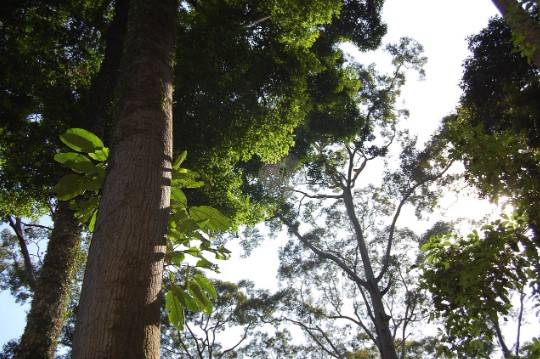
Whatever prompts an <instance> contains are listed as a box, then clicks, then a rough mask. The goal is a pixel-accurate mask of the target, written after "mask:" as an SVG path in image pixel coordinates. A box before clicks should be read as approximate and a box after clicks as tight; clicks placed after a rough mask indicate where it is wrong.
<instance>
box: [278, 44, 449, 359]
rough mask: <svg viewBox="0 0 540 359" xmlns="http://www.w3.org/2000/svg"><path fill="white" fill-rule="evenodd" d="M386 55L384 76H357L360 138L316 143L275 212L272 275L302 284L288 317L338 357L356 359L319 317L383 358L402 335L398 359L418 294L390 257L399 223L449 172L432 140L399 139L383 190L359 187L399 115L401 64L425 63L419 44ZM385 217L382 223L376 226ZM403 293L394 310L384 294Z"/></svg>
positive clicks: (392, 353)
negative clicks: (279, 247)
mask: <svg viewBox="0 0 540 359" xmlns="http://www.w3.org/2000/svg"><path fill="white" fill-rule="evenodd" d="M388 50H389V51H390V53H391V54H392V55H393V56H394V65H395V66H396V70H395V72H394V73H393V74H392V75H391V76H381V75H379V74H376V73H374V72H373V69H370V70H365V69H361V70H360V71H359V73H360V76H361V77H362V79H363V80H364V87H363V88H362V90H361V92H360V93H359V95H358V98H359V101H360V103H359V106H360V107H361V108H363V109H364V111H365V112H364V113H363V116H362V117H361V118H360V119H359V121H362V122H361V123H362V124H363V126H362V127H361V130H360V131H359V133H358V134H357V135H356V136H355V137H354V138H352V139H351V140H349V141H344V143H342V144H340V143H338V144H336V143H332V142H331V141H329V142H326V143H325V142H323V141H320V142H318V143H316V144H315V145H314V146H313V147H312V148H313V152H312V154H311V157H310V161H309V162H306V163H304V172H303V175H299V176H298V177H296V182H294V183H295V186H293V187H292V188H290V192H287V191H286V193H287V194H286V195H284V197H285V198H287V201H286V202H287V203H286V204H285V205H283V207H282V209H281V211H278V213H277V217H278V218H279V220H280V221H281V222H282V223H283V224H285V226H286V227H287V229H288V231H289V234H290V235H291V237H292V238H293V239H296V243H295V242H294V241H291V242H290V243H289V244H288V245H287V247H286V249H284V250H283V252H282V254H281V259H282V267H281V270H280V275H281V276H282V277H283V278H284V279H287V280H288V281H290V283H292V284H294V283H296V280H297V279H298V278H301V279H299V280H300V281H301V283H298V286H299V289H298V290H299V292H300V293H299V294H298V295H297V298H301V299H299V301H300V305H299V306H297V309H295V310H293V311H296V312H297V314H298V319H290V318H286V320H290V321H291V322H293V323H295V324H298V325H299V326H300V327H301V328H302V329H303V330H304V331H305V332H306V333H307V334H308V335H309V337H310V338H311V339H312V340H313V341H314V342H315V343H316V344H317V345H318V346H319V347H320V349H321V351H322V352H324V353H326V355H328V356H331V357H336V358H344V357H347V355H354V354H353V353H354V352H355V351H356V350H355V349H354V348H359V347H360V344H359V343H353V342H343V340H342V339H343V336H341V338H336V337H335V336H333V335H331V331H330V330H328V331H326V330H325V329H324V328H323V326H322V325H320V324H319V322H318V320H322V319H324V320H326V321H330V322H336V321H338V320H343V321H344V322H348V323H349V324H350V325H351V326H352V327H355V328H356V330H358V332H361V333H363V334H364V335H365V336H366V338H368V340H370V341H372V343H373V345H374V346H375V347H376V348H377V350H378V352H379V353H380V355H381V356H382V357H383V358H397V357H398V354H397V352H398V350H397V343H398V340H397V339H396V335H397V333H400V334H402V338H401V339H402V340H401V343H402V346H401V347H400V350H399V351H400V352H401V357H405V352H406V350H405V348H406V345H405V344H406V343H405V341H406V339H407V334H406V333H407V331H408V329H407V326H408V325H410V324H411V322H412V321H413V320H414V318H415V317H416V315H417V312H416V310H417V308H418V305H419V299H420V297H419V295H418V293H417V290H415V289H414V287H415V286H414V285H410V280H409V281H408V280H406V279H405V277H406V275H405V272H406V270H407V268H406V263H407V262H408V260H407V259H406V255H404V256H403V257H399V259H398V255H397V253H398V252H399V251H398V250H396V248H397V247H398V243H399V242H402V241H404V242H406V239H405V238H408V239H407V240H410V234H407V233H409V232H410V231H407V230H403V229H402V230H400V229H399V228H398V227H397V220H398V218H399V217H400V214H401V212H402V210H403V208H404V206H405V205H406V204H408V203H414V204H416V205H418V206H420V208H429V207H430V206H432V205H433V200H434V196H433V193H431V192H430V190H429V189H428V184H429V183H431V182H433V181H436V180H438V179H439V178H440V177H441V176H442V175H443V174H444V173H445V171H446V169H447V168H448V166H449V165H448V163H446V161H445V160H444V158H443V157H442V156H441V154H440V153H439V152H438V151H439V149H440V146H439V145H438V144H437V143H435V142H434V143H432V144H430V145H429V146H428V147H427V148H426V150H424V151H423V152H418V151H417V150H415V149H414V144H415V143H414V141H412V140H410V139H407V136H406V135H403V138H402V144H403V149H402V153H401V155H400V159H401V165H400V169H399V170H397V171H396V172H389V173H387V174H386V176H384V180H383V184H382V185H381V187H377V186H376V185H374V184H371V185H367V186H366V187H364V188H357V185H358V183H359V182H363V181H362V178H363V175H365V174H366V173H367V171H368V167H369V164H370V163H371V162H372V161H373V160H375V159H378V158H380V157H385V156H387V155H388V153H389V152H390V146H391V145H392V144H393V142H394V140H395V138H396V137H398V134H397V132H396V131H397V130H396V127H397V122H398V119H399V118H400V114H402V113H403V112H400V111H398V110H397V109H396V108H395V99H396V97H397V94H398V93H399V89H400V87H401V85H403V83H404V81H405V76H404V72H403V71H404V68H415V69H417V70H421V67H422V65H423V63H424V62H425V59H424V58H422V57H421V55H420V54H421V47H420V46H418V44H416V43H415V42H413V41H411V40H410V39H403V40H402V42H401V43H400V44H399V45H396V46H389V47H388ZM434 164H436V165H435V166H433V165H434ZM364 181H369V180H368V179H367V178H366V179H365V180H364ZM393 200H395V202H396V203H395V204H394V205H392V202H393ZM422 206H423V207H422ZM385 218H388V224H387V225H383V226H382V228H381V227H379V225H380V222H382V221H383V220H384V219H385ZM401 265H403V266H404V267H402V266H401ZM408 286H410V288H409V287H408ZM416 287H417V286H416ZM314 292H318V293H319V292H320V298H319V300H318V301H317V300H314V301H311V300H309V299H308V298H310V296H311V294H310V293H314ZM403 292H406V293H405V294H403V297H402V300H401V301H402V303H401V304H402V307H401V306H400V305H398V304H397V302H399V300H396V304H395V307H394V305H393V304H392V303H394V301H393V300H392V298H393V297H394V296H397V295H398V293H403ZM291 307H294V304H293V305H292V306H291ZM398 307H401V309H403V312H399V310H398ZM398 313H399V314H398ZM329 325H330V326H333V325H334V324H329ZM334 330H336V329H334ZM352 341H354V339H352Z"/></svg>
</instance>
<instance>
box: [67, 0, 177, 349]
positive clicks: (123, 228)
mask: <svg viewBox="0 0 540 359" xmlns="http://www.w3.org/2000/svg"><path fill="white" fill-rule="evenodd" d="M176 13H177V3H176V2H175V1H172V0H139V1H133V2H131V6H130V13H129V20H128V21H129V23H128V33H127V39H126V49H125V52H124V58H123V61H122V64H123V67H122V70H121V74H120V97H119V99H118V109H117V114H116V116H117V118H116V121H117V122H116V129H115V134H114V138H113V143H112V146H111V147H112V148H111V158H110V163H109V172H108V174H107V178H106V180H105V185H104V188H103V194H102V198H101V205H100V209H99V216H98V220H97V223H96V230H95V232H94V236H93V238H92V242H91V245H90V249H89V253H88V262H87V265H86V272H85V276H84V281H83V288H82V293H81V299H80V303H79V310H78V315H77V322H76V327H75V338H74V345H73V353H72V356H73V358H111V359H113V358H114V359H116V358H159V346H160V332H159V321H160V304H161V303H160V291H161V284H162V272H163V259H164V256H165V236H166V233H167V220H168V216H169V204H170V203H169V202H170V182H171V160H172V159H171V157H172V80H173V79H172V76H173V52H174V33H175V25H176V24H175V20H176Z"/></svg>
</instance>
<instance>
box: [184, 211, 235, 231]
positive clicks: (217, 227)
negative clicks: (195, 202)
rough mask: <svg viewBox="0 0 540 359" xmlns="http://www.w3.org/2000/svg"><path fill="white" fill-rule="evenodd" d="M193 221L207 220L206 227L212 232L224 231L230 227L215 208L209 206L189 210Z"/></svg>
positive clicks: (228, 222)
mask: <svg viewBox="0 0 540 359" xmlns="http://www.w3.org/2000/svg"><path fill="white" fill-rule="evenodd" d="M189 212H190V214H191V217H192V218H193V219H195V220H205V219H208V222H207V223H206V227H207V228H208V229H210V230H212V231H225V230H227V229H229V228H230V227H231V222H230V221H229V219H228V218H227V217H225V216H224V215H223V214H221V212H220V211H218V210H217V209H215V208H212V207H209V206H194V207H191V208H190V210H189Z"/></svg>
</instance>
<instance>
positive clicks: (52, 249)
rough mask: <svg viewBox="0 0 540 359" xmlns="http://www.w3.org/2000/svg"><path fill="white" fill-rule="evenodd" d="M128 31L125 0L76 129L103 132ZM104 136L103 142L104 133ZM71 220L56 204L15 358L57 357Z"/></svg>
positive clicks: (72, 241)
mask: <svg viewBox="0 0 540 359" xmlns="http://www.w3.org/2000/svg"><path fill="white" fill-rule="evenodd" d="M126 27H127V4H126V1H125V0H117V1H116V2H115V15H114V18H113V21H112V22H111V25H110V28H109V29H108V31H107V48H106V51H105V58H104V60H103V63H102V66H101V68H100V71H99V73H98V74H97V75H96V78H95V79H94V82H93V84H92V87H91V90H90V93H89V95H88V97H89V102H88V104H87V106H86V116H85V118H84V119H83V120H82V121H79V122H77V124H76V126H80V127H84V128H86V129H88V130H90V131H92V132H99V131H100V130H101V131H102V128H103V126H104V120H103V118H104V117H105V116H106V114H107V112H108V106H109V104H110V102H111V101H112V98H113V93H114V87H115V85H116V73H117V72H118V69H119V67H120V66H119V64H120V58H121V54H122V44H123V39H124V35H125V32H126ZM101 134H102V136H103V132H101ZM73 214H74V213H73V211H71V210H70V209H69V208H68V203H65V202H61V203H59V204H58V206H57V208H56V211H55V214H54V216H53V221H54V229H53V232H52V234H51V238H50V240H49V243H48V245H47V252H46V254H45V258H44V263H43V266H42V268H41V271H40V276H39V278H38V281H37V284H36V286H35V290H34V296H33V300H32V306H31V309H30V312H29V314H28V316H27V319H26V328H25V331H24V334H23V336H22V337H21V342H20V344H19V347H18V352H17V358H28V359H30V358H53V357H54V353H55V351H56V346H57V342H58V338H59V337H60V334H61V331H62V326H63V323H64V319H65V311H66V307H67V304H68V300H69V293H70V291H69V289H70V286H71V282H72V280H73V275H74V274H75V269H76V268H75V266H76V260H77V258H76V257H77V253H78V251H79V248H80V244H81V235H80V228H79V222H78V220H76V219H75V218H74V216H73Z"/></svg>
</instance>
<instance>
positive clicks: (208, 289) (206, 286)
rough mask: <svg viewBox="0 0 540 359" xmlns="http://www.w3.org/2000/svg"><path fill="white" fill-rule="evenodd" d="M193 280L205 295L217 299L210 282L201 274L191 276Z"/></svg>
mask: <svg viewBox="0 0 540 359" xmlns="http://www.w3.org/2000/svg"><path fill="white" fill-rule="evenodd" d="M193 279H195V281H196V282H197V283H198V284H199V285H200V286H201V287H202V288H203V289H204V290H205V291H206V293H208V294H210V296H211V297H212V298H214V299H216V298H217V292H216V289H215V288H214V286H213V285H212V282H210V280H209V279H208V278H206V277H205V276H203V275H201V274H195V275H194V276H193Z"/></svg>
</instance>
